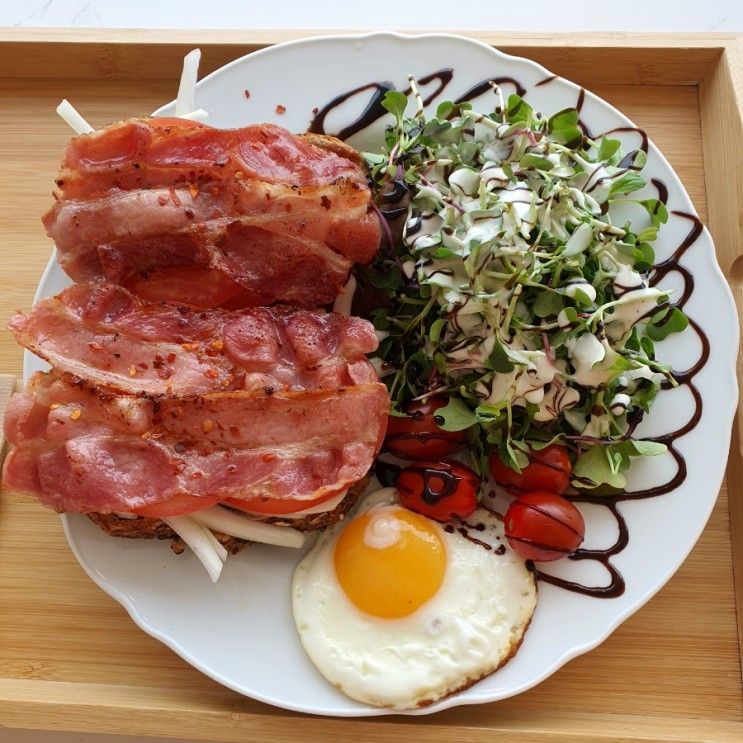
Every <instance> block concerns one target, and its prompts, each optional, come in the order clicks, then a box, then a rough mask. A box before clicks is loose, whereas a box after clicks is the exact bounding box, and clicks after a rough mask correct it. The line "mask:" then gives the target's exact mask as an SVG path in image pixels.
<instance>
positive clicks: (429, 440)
mask: <svg viewBox="0 0 743 743" xmlns="http://www.w3.org/2000/svg"><path fill="white" fill-rule="evenodd" d="M447 403H448V400H447V399H446V398H445V397H443V396H441V395H436V396H434V397H429V398H428V399H427V400H425V401H423V402H414V403H411V404H410V405H409V406H408V407H407V408H406V410H405V412H406V413H407V415H408V417H407V418H401V417H400V416H397V415H391V416H390V417H389V420H388V422H387V437H386V438H385V448H386V450H387V451H388V452H390V454H394V455H395V456H397V457H401V458H402V459H424V458H426V459H436V458H437V457H446V456H448V455H449V454H452V453H453V452H455V451H456V450H457V449H458V448H459V447H460V446H461V445H462V444H463V443H464V442H465V440H466V438H467V437H466V434H465V432H464V431H444V430H443V429H442V428H439V427H438V425H437V424H436V411H437V410H438V409H439V408H443V407H444V406H445V405H446V404H447Z"/></svg>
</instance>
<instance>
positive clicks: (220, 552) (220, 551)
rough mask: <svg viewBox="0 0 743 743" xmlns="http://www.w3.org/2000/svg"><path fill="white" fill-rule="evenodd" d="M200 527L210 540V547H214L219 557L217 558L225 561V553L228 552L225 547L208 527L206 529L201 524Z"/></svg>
mask: <svg viewBox="0 0 743 743" xmlns="http://www.w3.org/2000/svg"><path fill="white" fill-rule="evenodd" d="M201 528H202V529H203V530H204V533H205V534H206V536H207V539H208V540H209V541H210V542H211V545H212V547H214V551H215V552H216V553H217V557H219V559H220V560H221V561H222V562H226V560H227V555H228V554H229V553H228V552H227V549H226V548H225V546H224V545H223V544H222V543H221V542H220V541H219V540H218V539H217V537H216V536H215V535H214V534H213V533H212V532H211V531H210V530H209V529H207V528H206V527H205V526H203V525H202V526H201Z"/></svg>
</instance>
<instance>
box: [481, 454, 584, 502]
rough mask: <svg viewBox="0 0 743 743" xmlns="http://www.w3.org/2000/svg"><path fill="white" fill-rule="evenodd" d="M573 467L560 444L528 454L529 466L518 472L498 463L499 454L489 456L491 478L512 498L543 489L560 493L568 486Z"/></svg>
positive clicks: (499, 460)
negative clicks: (512, 496)
mask: <svg viewBox="0 0 743 743" xmlns="http://www.w3.org/2000/svg"><path fill="white" fill-rule="evenodd" d="M572 472H573V465H572V464H571V463H570V457H569V456H568V450H567V449H566V448H565V447H564V446H560V445H559V444H550V445H549V446H547V447H545V448H544V449H540V450H538V451H537V450H532V451H531V452H529V464H527V465H526V467H524V469H523V470H521V472H516V470H513V469H511V468H510V467H509V466H508V465H507V464H504V463H503V462H502V461H501V458H500V457H499V456H498V452H497V451H495V452H493V454H492V456H491V457H490V473H491V474H492V475H493V479H494V480H495V481H496V482H497V483H498V485H500V486H501V487H502V488H503V489H504V490H506V491H507V492H508V493H511V495H518V494H519V493H528V492H530V491H532V490H546V491H548V492H550V493H557V494H558V495H559V494H562V493H564V492H565V491H566V490H567V489H568V485H570V475H571V474H572Z"/></svg>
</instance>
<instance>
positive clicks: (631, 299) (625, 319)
mask: <svg viewBox="0 0 743 743" xmlns="http://www.w3.org/2000/svg"><path fill="white" fill-rule="evenodd" d="M667 295H668V292H664V291H661V290H660V289H655V288H653V287H645V288H642V289H633V290H632V291H628V292H626V293H624V294H623V295H622V296H621V297H620V298H619V299H617V300H616V301H615V302H613V306H612V307H611V312H609V311H607V313H606V315H605V316H604V321H605V323H606V335H607V336H608V337H609V338H610V339H611V340H613V341H618V340H621V339H622V338H623V337H624V336H625V335H627V333H629V332H630V330H632V328H633V326H634V325H635V324H636V323H637V322H639V321H640V320H641V319H642V318H644V317H646V316H647V315H648V314H651V313H652V312H653V309H654V308H656V307H657V306H658V300H659V299H660V298H661V297H665V296H667Z"/></svg>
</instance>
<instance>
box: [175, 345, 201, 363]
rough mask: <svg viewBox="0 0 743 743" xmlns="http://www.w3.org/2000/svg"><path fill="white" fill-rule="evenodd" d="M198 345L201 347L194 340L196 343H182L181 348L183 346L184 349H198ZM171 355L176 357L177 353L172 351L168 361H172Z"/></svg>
mask: <svg viewBox="0 0 743 743" xmlns="http://www.w3.org/2000/svg"><path fill="white" fill-rule="evenodd" d="M198 347H199V344H198V343H196V342H194V343H181V348H182V349H183V350H184V351H195V350H196V349H197V348H198ZM171 356H172V357H173V358H174V359H175V354H172V353H171V354H170V355H169V356H168V361H170V357H171Z"/></svg>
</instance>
